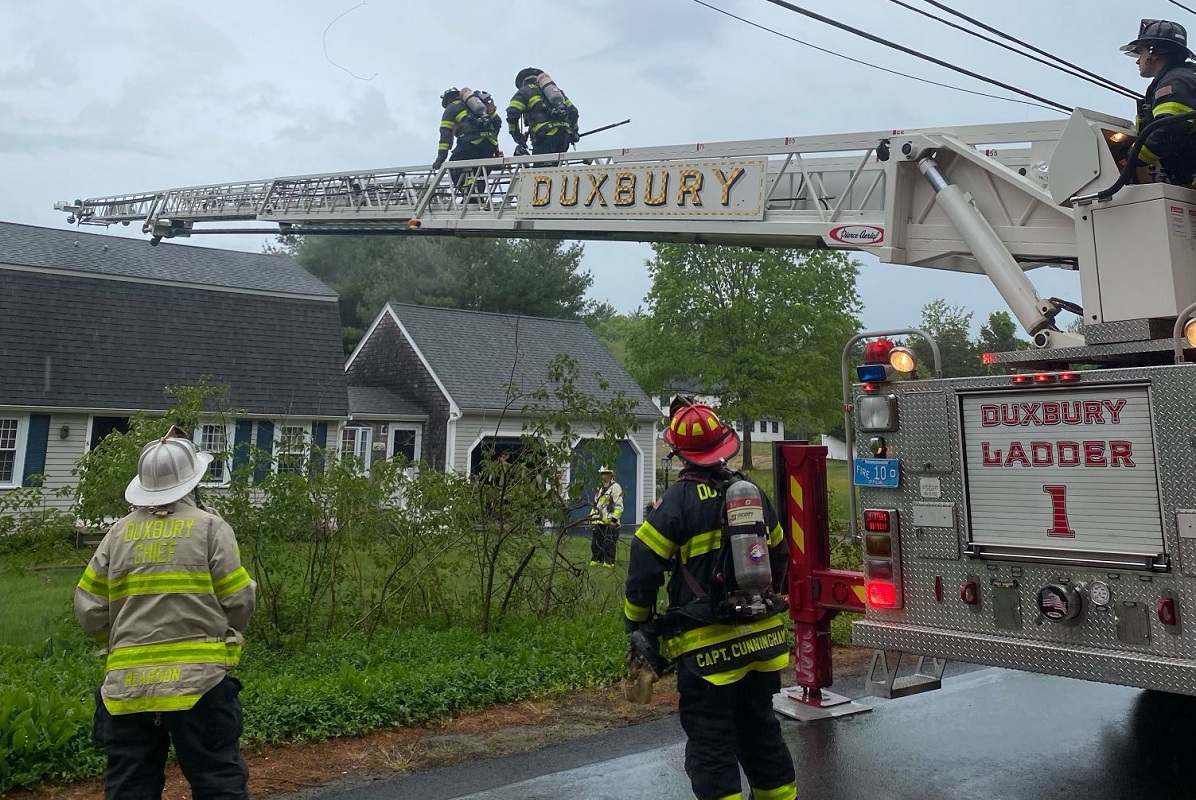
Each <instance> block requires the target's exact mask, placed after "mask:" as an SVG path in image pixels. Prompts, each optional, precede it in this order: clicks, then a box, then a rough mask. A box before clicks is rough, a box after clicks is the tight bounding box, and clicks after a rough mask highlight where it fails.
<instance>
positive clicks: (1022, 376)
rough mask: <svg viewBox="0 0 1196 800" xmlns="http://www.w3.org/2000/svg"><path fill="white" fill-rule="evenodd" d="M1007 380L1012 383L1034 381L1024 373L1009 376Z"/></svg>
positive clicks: (1032, 377)
mask: <svg viewBox="0 0 1196 800" xmlns="http://www.w3.org/2000/svg"><path fill="white" fill-rule="evenodd" d="M1009 379H1010V380H1011V381H1013V382H1014V383H1029V382H1030V381H1032V380H1034V376H1033V375H1027V374H1025V373H1024V372H1019V373H1017V374H1016V375H1013V376H1011V377H1010V378H1009Z"/></svg>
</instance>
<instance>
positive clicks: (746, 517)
mask: <svg viewBox="0 0 1196 800" xmlns="http://www.w3.org/2000/svg"><path fill="white" fill-rule="evenodd" d="M723 513H724V514H725V516H726V528H725V529H724V531H723V536H724V537H725V539H726V541H727V544H728V546H729V547H730V550H731V558H730V561H731V563H730V565H729V566H730V571H731V574H729V575H724V581H725V585H726V586H727V595H726V599H725V600H724V603H725V604H726V609H725V610H726V612H727V613H729V614H730V615H731V616H733V617H735V618H737V619H756V618H758V617H762V616H764V615H766V614H769V613H772V612H773V611H775V608H774V606H773V604H772V603H771V602H769V599H768V597H767V595H768V594H770V589H771V587H772V564H771V563H770V562H769V559H768V528H767V526H766V524H765V522H764V498H763V496H762V495H761V494H760V487H758V486H756V484H754V483H752V482H751V481H747V480H742V479H741V480H737V481H735V482H734V483H732V484H731V485H730V486H728V487H727V491H726V495H725V502H724V506H723Z"/></svg>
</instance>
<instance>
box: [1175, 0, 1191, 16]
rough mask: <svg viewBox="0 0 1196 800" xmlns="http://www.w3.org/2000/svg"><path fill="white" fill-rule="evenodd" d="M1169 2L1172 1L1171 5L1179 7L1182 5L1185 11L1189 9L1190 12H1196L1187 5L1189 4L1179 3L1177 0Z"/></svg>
mask: <svg viewBox="0 0 1196 800" xmlns="http://www.w3.org/2000/svg"><path fill="white" fill-rule="evenodd" d="M1169 2H1170V3H1171V5H1173V6H1179V7H1180V8H1182V9H1183V10H1184V11H1187V12H1188V13H1189V14H1196V11H1193V10H1192V9H1190V8H1188V7H1187V6H1185V5H1184V4H1183V3H1177V2H1175V0H1169Z"/></svg>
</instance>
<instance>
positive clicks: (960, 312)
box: [910, 297, 991, 378]
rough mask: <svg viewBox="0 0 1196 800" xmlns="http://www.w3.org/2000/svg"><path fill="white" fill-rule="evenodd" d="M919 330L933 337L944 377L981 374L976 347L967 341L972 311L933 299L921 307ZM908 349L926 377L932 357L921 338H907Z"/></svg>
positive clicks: (969, 335) (931, 365) (968, 339)
mask: <svg viewBox="0 0 1196 800" xmlns="http://www.w3.org/2000/svg"><path fill="white" fill-rule="evenodd" d="M990 322H991V318H990ZM919 327H921V328H922V330H924V331H926V332H927V333H929V334H930V335H931V336H933V337H934V340H935V342H936V343H937V344H938V346H939V354H940V355H941V356H942V359H943V376H944V377H948V378H961V377H965V376H968V375H983V374H984V367H983V365H982V364H981V362H980V353H979V350H978V345H977V343H976V342H973V341H972V338H971V327H972V312H970V311H965V310H964V309H963V307H962V306H953V305H948V303H947V301H946V300H943V299H942V298H941V297H940V298H936V299H934V300H931V301H930V302H929V303H927V304H926V305H924V306H923V307H922V324H921V325H920V326H919ZM910 347H912V348H913V351H914V353H915V354H916V355H917V357H918V363H919V364H921V365H923V366H924V368H925V370H926V372H927V374H929V373H930V372H931V371H933V369H934V357H933V356H932V355H931V353H930V346H929V345H928V344H926V342H925V341H924V340H923V339H922V337H920V336H911V337H910Z"/></svg>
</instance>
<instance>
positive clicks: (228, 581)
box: [212, 567, 250, 598]
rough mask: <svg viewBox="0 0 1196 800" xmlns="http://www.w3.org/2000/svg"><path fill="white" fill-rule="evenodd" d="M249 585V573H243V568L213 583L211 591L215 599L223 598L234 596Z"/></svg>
mask: <svg viewBox="0 0 1196 800" xmlns="http://www.w3.org/2000/svg"><path fill="white" fill-rule="evenodd" d="M249 584H250V579H249V573H248V572H246V571H245V568H244V567H240V568H238V569H236V570H234V571H233V572H230V573H228V574H227V575H225V576H224V577H223V578H221V579H220V580H218V581H216V582H215V583H213V584H212V590H213V591H214V592H215V593H216V596H217V597H219V598H225V597H228V596H229V595H230V594H236V593H237V592H239V591H241V590H242V589H244V588H245V587H246V586H248V585H249Z"/></svg>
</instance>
